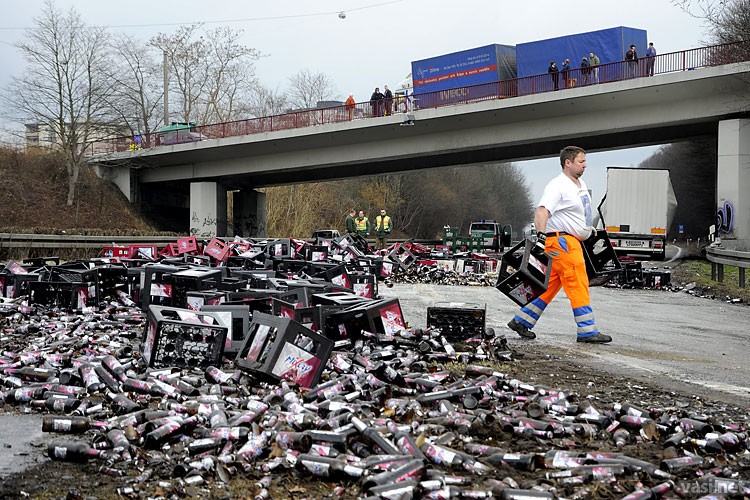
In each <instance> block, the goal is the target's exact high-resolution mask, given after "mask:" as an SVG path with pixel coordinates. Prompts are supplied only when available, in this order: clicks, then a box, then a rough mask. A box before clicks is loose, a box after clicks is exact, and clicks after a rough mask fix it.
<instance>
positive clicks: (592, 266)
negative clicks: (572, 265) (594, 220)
mask: <svg viewBox="0 0 750 500" xmlns="http://www.w3.org/2000/svg"><path fill="white" fill-rule="evenodd" d="M581 245H582V246H583V256H584V258H585V260H586V274H587V275H588V277H589V279H591V278H594V277H597V276H602V275H607V274H614V273H619V272H620V270H621V269H622V265H620V261H619V260H618V258H617V253H616V252H615V249H614V247H613V246H612V243H611V242H610V241H609V236H608V235H607V231H605V230H603V229H600V230H598V231H597V232H596V235H594V236H592V237H591V238H589V239H587V240H585V241H584V242H583V243H581Z"/></svg>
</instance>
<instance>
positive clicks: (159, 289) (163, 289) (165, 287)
mask: <svg viewBox="0 0 750 500" xmlns="http://www.w3.org/2000/svg"><path fill="white" fill-rule="evenodd" d="M151 296H152V297H171V296H172V285H169V284H166V283H151Z"/></svg>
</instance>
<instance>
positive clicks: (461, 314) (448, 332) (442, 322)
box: [427, 302, 487, 340]
mask: <svg viewBox="0 0 750 500" xmlns="http://www.w3.org/2000/svg"><path fill="white" fill-rule="evenodd" d="M486 311H487V306H486V304H485V305H484V306H480V305H479V304H472V303H467V302H436V303H435V304H434V305H432V306H430V307H428V308H427V327H428V328H438V329H440V332H441V333H443V334H444V335H445V336H446V337H448V338H450V339H461V340H465V339H467V338H469V337H471V336H474V335H484V330H485V324H486Z"/></svg>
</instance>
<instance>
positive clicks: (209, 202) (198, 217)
mask: <svg viewBox="0 0 750 500" xmlns="http://www.w3.org/2000/svg"><path fill="white" fill-rule="evenodd" d="M190 234H194V235H195V236H198V237H199V238H213V237H214V236H226V235H227V190H226V188H225V187H224V186H223V185H221V184H219V183H217V182H192V183H190Z"/></svg>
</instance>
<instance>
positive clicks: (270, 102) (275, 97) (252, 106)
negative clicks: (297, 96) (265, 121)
mask: <svg viewBox="0 0 750 500" xmlns="http://www.w3.org/2000/svg"><path fill="white" fill-rule="evenodd" d="M287 109H289V100H288V99H287V97H286V94H284V93H283V92H280V91H279V90H271V89H269V88H266V87H264V86H262V85H260V84H259V85H256V86H255V87H253V88H252V89H251V90H250V93H249V96H248V111H249V112H250V115H251V116H254V117H260V116H271V115H278V114H281V113H283V112H285V111H286V110H287Z"/></svg>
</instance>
